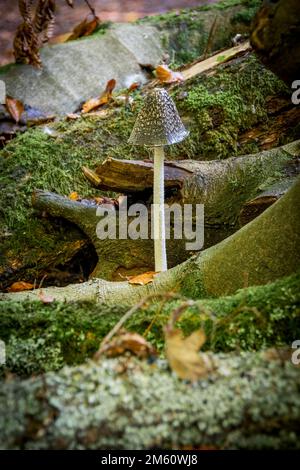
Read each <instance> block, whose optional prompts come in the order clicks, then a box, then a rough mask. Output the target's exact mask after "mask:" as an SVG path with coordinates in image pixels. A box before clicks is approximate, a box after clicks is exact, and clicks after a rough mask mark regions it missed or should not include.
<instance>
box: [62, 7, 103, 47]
mask: <svg viewBox="0 0 300 470" xmlns="http://www.w3.org/2000/svg"><path fill="white" fill-rule="evenodd" d="M99 23H100V18H98V16H95V15H93V14H92V13H90V14H89V15H88V16H87V17H86V18H85V19H84V20H83V21H81V23H79V24H78V25H77V26H75V28H74V29H73V31H72V34H71V35H70V37H69V39H68V41H74V40H75V39H78V38H82V37H84V36H90V35H91V34H92V33H93V32H94V31H95V29H96V28H97V26H98V25H99Z"/></svg>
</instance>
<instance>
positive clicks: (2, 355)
mask: <svg viewBox="0 0 300 470" xmlns="http://www.w3.org/2000/svg"><path fill="white" fill-rule="evenodd" d="M5 362H6V350H5V343H4V341H2V339H0V366H1V365H3V364H5Z"/></svg>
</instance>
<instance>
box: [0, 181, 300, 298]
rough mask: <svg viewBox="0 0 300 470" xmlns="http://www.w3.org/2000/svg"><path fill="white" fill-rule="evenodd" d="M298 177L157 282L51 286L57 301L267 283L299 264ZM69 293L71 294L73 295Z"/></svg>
mask: <svg viewBox="0 0 300 470" xmlns="http://www.w3.org/2000/svg"><path fill="white" fill-rule="evenodd" d="M299 198H300V179H299V177H298V179H297V181H296V183H295V184H294V185H293V187H292V188H291V189H290V190H289V191H288V192H287V193H286V194H285V195H284V196H283V197H282V198H280V199H279V201H277V202H276V203H275V204H273V205H272V206H271V207H269V208H268V209H267V210H266V211H265V212H263V213H262V214H261V215H260V216H259V217H257V218H256V219H254V220H253V221H252V222H250V223H249V224H247V225H245V226H244V227H242V228H241V229H240V230H238V231H237V232H236V233H235V234H233V235H231V236H230V237H228V238H226V239H225V240H223V241H222V242H220V243H218V244H217V245H215V246H212V247H210V248H208V249H207V250H205V251H203V252H201V253H200V254H198V255H195V256H193V257H191V258H189V259H188V260H187V261H185V262H184V263H182V264H180V265H178V266H176V267H174V268H172V269H170V270H168V271H166V272H164V273H161V274H159V275H157V276H156V277H155V279H154V281H153V283H151V284H148V285H145V286H135V285H131V284H128V282H107V281H104V280H96V279H95V280H93V281H91V282H89V283H84V284H80V285H78V284H77V285H76V284H75V285H72V286H68V288H67V289H65V288H47V289H44V292H45V293H47V294H48V293H49V295H52V296H54V298H56V299H57V300H65V299H70V298H71V299H74V300H79V299H81V298H84V299H93V300H98V301H104V302H107V303H129V304H134V303H136V302H138V301H139V300H140V299H141V298H143V297H145V296H146V295H149V294H155V293H159V292H166V291H179V292H181V293H183V294H184V295H187V296H189V297H197V298H198V297H200V298H201V297H202V298H203V297H210V296H212V297H216V296H220V295H227V294H230V293H233V292H235V291H236V290H237V289H240V288H242V287H244V285H245V278H247V283H248V285H259V284H266V283H268V282H271V281H273V280H275V279H278V278H280V277H283V276H285V275H288V274H291V273H293V272H296V271H297V269H298V268H299V262H300V253H299V249H298V248H299V243H300V205H299ZM38 294H39V291H38V290H35V291H31V292H20V293H14V294H0V299H15V300H24V299H26V298H29V299H34V298H38ZM70 295H71V297H70Z"/></svg>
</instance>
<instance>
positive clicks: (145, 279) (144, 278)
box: [127, 271, 158, 286]
mask: <svg viewBox="0 0 300 470" xmlns="http://www.w3.org/2000/svg"><path fill="white" fill-rule="evenodd" d="M156 274H158V271H147V272H146V273H142V274H138V275H137V276H128V277H127V279H128V282H129V284H139V285H140V286H144V285H145V284H149V282H153V279H154V276H155V275H156Z"/></svg>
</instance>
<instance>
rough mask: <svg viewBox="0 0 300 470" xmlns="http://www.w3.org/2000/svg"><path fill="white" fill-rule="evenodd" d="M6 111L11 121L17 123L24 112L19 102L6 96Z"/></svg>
mask: <svg viewBox="0 0 300 470" xmlns="http://www.w3.org/2000/svg"><path fill="white" fill-rule="evenodd" d="M5 105H6V109H7V111H8V112H9V114H10V115H11V117H12V118H13V120H14V121H15V122H16V123H18V122H19V121H20V119H21V115H22V113H23V111H24V105H23V103H22V102H21V101H20V100H16V99H15V98H12V97H11V96H7V97H6V99H5Z"/></svg>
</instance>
